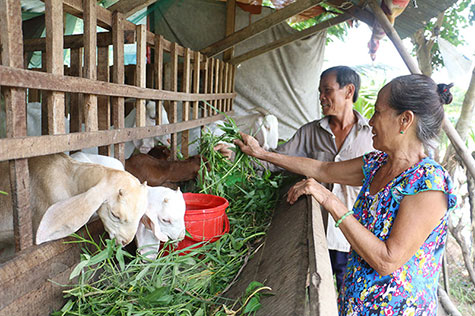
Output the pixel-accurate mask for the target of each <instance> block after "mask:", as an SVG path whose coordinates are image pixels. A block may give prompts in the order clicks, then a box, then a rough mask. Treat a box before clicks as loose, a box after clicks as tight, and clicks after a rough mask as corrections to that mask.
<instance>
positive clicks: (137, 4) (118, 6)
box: [107, 0, 157, 18]
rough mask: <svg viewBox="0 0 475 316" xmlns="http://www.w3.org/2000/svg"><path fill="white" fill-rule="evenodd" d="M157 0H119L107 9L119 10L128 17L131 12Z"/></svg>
mask: <svg viewBox="0 0 475 316" xmlns="http://www.w3.org/2000/svg"><path fill="white" fill-rule="evenodd" d="M155 2H157V0H119V1H117V2H116V3H114V4H113V5H111V6H110V7H108V8H107V9H108V10H109V11H112V12H114V11H119V12H120V13H122V14H123V15H124V17H126V18H128V17H129V16H131V15H132V14H134V13H136V12H138V11H140V10H142V9H143V8H146V7H148V6H149V5H152V4H154V3H155Z"/></svg>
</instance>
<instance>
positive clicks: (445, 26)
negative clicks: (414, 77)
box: [412, 0, 475, 76]
mask: <svg viewBox="0 0 475 316" xmlns="http://www.w3.org/2000/svg"><path fill="white" fill-rule="evenodd" d="M442 14H443V16H440V17H436V18H433V19H431V20H430V21H428V22H427V23H426V26H425V28H424V29H422V30H419V31H418V32H416V33H415V35H414V36H413V38H412V42H413V43H414V44H415V45H414V50H413V54H414V55H417V57H418V61H419V66H420V68H421V69H422V70H423V73H425V74H427V75H429V76H430V75H431V73H432V70H436V69H439V68H441V67H443V66H444V61H443V60H442V55H441V53H440V50H439V45H438V43H437V40H436V39H437V37H439V36H440V37H441V38H443V39H445V40H447V41H448V42H450V43H451V44H452V45H454V46H459V45H465V44H466V43H467V40H466V39H464V38H463V36H462V35H461V31H462V30H463V29H465V28H467V27H468V26H470V25H473V23H474V21H475V3H474V2H473V1H472V0H460V1H458V2H457V3H456V4H454V5H453V6H452V7H450V8H448V9H447V10H445V12H443V13H442ZM422 53H424V54H426V56H421V54H422ZM424 57H426V59H427V60H425V59H424ZM429 62H430V66H429V65H427V63H429ZM421 63H422V64H421ZM424 64H425V65H424ZM425 69H430V70H427V71H424V70H425Z"/></svg>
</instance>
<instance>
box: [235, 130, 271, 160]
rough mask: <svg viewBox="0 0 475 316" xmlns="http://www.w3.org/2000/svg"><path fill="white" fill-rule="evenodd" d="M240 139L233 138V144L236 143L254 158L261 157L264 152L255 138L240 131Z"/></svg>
mask: <svg viewBox="0 0 475 316" xmlns="http://www.w3.org/2000/svg"><path fill="white" fill-rule="evenodd" d="M240 134H241V137H242V141H241V140H240V139H235V140H234V144H236V145H238V146H239V147H240V148H241V150H242V152H243V153H245V154H247V155H249V156H253V157H256V158H260V157H262V155H263V154H264V153H265V152H266V151H265V150H264V149H263V148H262V147H261V146H260V145H259V143H258V142H257V140H256V139H255V138H254V137H252V136H251V135H247V134H244V133H242V132H240Z"/></svg>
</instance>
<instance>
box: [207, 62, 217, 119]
mask: <svg viewBox="0 0 475 316" xmlns="http://www.w3.org/2000/svg"><path fill="white" fill-rule="evenodd" d="M215 65H216V59H214V58H210V59H209V64H208V66H209V68H208V93H210V94H212V93H213V91H214V80H215V76H214V72H215V71H214V68H215ZM213 102H214V101H212V100H209V101H208V103H209V104H211V105H213V106H214V104H213ZM206 108H207V113H208V115H209V116H211V115H213V109H212V108H211V107H210V106H207V107H206Z"/></svg>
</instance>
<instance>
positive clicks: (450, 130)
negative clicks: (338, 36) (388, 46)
mask: <svg viewBox="0 0 475 316" xmlns="http://www.w3.org/2000/svg"><path fill="white" fill-rule="evenodd" d="M369 5H370V6H371V9H373V12H374V14H375V17H376V19H377V20H378V22H379V23H380V24H381V26H382V27H383V29H384V31H385V32H386V34H387V35H388V37H389V39H390V40H391V41H392V42H393V44H394V46H395V47H396V49H397V50H398V52H399V54H400V55H401V57H402V59H403V60H404V63H405V64H406V66H407V68H408V69H409V71H410V72H411V73H412V74H420V73H421V71H420V70H419V67H418V66H417V64H416V63H415V62H414V60H413V59H412V58H411V56H410V55H409V53H408V52H407V51H406V49H405V47H404V45H403V43H402V40H401V38H400V37H399V35H398V34H397V32H396V30H395V29H394V27H393V26H392V25H391V24H390V23H389V20H388V19H387V17H386V15H385V14H384V12H383V10H382V9H381V7H380V6H379V4H378V1H376V0H370V1H369ZM442 127H443V129H444V132H445V133H446V134H447V136H448V137H449V139H450V142H451V143H452V145H453V146H454V148H455V151H456V152H457V154H458V155H459V156H460V158H461V159H462V161H463V162H464V164H465V166H466V167H467V169H468V171H469V172H470V174H471V175H472V177H474V178H475V160H474V159H473V157H472V155H471V154H470V153H469V151H468V149H467V147H466V146H465V143H464V141H463V140H462V138H461V137H460V135H459V134H458V133H457V130H456V129H455V128H454V126H453V125H452V123H450V121H449V120H448V118H447V115H446V116H445V117H444V124H443V126H442Z"/></svg>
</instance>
